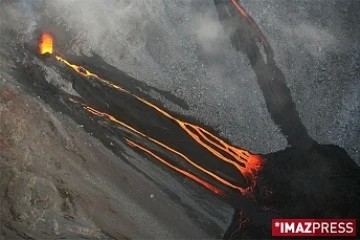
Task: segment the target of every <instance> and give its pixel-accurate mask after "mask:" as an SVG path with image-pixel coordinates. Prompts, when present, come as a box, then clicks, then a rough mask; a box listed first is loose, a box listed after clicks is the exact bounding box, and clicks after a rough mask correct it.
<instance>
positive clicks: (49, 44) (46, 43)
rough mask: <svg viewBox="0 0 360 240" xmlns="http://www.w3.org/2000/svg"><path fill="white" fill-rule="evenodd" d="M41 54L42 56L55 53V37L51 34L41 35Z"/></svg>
mask: <svg viewBox="0 0 360 240" xmlns="http://www.w3.org/2000/svg"><path fill="white" fill-rule="evenodd" d="M39 53H40V54H41V55H44V54H52V53H53V37H52V36H51V35H50V34H49V33H43V34H42V35H41V38H40V44H39Z"/></svg>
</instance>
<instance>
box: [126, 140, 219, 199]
mask: <svg viewBox="0 0 360 240" xmlns="http://www.w3.org/2000/svg"><path fill="white" fill-rule="evenodd" d="M126 141H127V143H128V144H129V145H130V146H132V147H136V148H138V149H140V150H142V151H144V152H146V153H147V154H149V155H151V156H152V157H153V158H155V159H157V160H158V161H160V162H161V163H163V164H164V165H166V166H167V167H169V168H171V169H173V170H175V171H177V172H179V173H181V174H183V175H184V176H186V177H188V178H190V179H192V180H193V181H195V182H197V183H199V184H201V185H202V186H204V187H205V188H207V189H209V190H210V191H212V192H213V193H216V194H218V195H224V192H223V191H222V190H220V189H219V188H217V187H215V186H214V185H212V184H210V183H208V182H206V181H204V180H202V179H201V178H198V177H197V176H195V175H193V174H192V173H189V172H187V171H185V170H183V169H180V168H178V167H176V166H174V165H172V164H171V163H169V162H167V161H166V160H164V159H163V158H161V157H159V156H158V155H156V154H155V153H153V152H151V151H150V150H149V149H147V148H145V147H143V146H141V145H139V144H137V143H135V142H133V141H131V140H129V139H126Z"/></svg>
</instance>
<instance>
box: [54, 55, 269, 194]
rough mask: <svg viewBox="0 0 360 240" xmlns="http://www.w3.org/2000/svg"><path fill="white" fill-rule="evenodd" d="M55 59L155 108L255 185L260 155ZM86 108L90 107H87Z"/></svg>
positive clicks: (259, 165)
mask: <svg viewBox="0 0 360 240" xmlns="http://www.w3.org/2000/svg"><path fill="white" fill-rule="evenodd" d="M56 59H57V60H59V61H61V62H63V63H65V64H66V65H68V66H69V67H71V68H72V69H74V70H75V71H76V72H77V73H79V74H80V75H82V76H84V77H93V78H94V79H96V80H98V81H100V82H102V83H103V84H105V85H107V86H109V87H112V88H115V89H117V90H119V91H123V92H126V93H127V94H130V95H131V96H133V97H134V98H136V99H137V100H139V101H141V102H142V103H144V104H146V105H147V106H149V107H151V108H153V109H154V110H156V111H157V112H158V113H160V114H162V115H163V116H165V117H167V118H168V119H170V120H172V121H174V122H176V123H177V124H178V125H179V126H180V127H181V128H182V129H183V130H184V131H185V132H186V133H187V134H188V135H189V136H191V138H192V139H193V140H195V141H196V142H197V143H198V144H200V145H201V146H202V147H204V148H205V149H206V150H208V151H209V152H211V153H212V154H213V155H214V156H216V157H217V158H219V159H220V160H222V161H224V162H226V163H227V164H231V165H233V166H234V167H235V168H236V169H238V170H239V172H240V173H241V174H243V176H244V177H245V178H246V179H247V181H248V183H249V185H255V183H253V182H254V181H255V180H256V175H257V172H258V171H260V170H261V168H262V165H263V162H264V160H263V158H262V157H261V156H260V155H256V154H252V153H250V152H249V151H247V150H244V149H241V148H237V147H234V146H232V145H230V144H228V143H226V142H225V141H224V140H222V139H220V138H219V137H217V136H215V135H213V134H212V133H210V132H208V131H207V130H205V129H203V128H201V127H200V126H197V125H194V124H191V123H187V122H184V121H181V120H180V119H178V118H176V117H174V116H173V115H171V114H170V113H169V112H167V111H165V110H164V109H161V108H160V107H158V106H156V105H154V104H153V103H151V102H149V101H147V100H145V99H143V98H141V97H139V96H137V95H135V94H133V93H131V92H130V91H128V90H126V89H124V88H122V87H120V86H117V85H115V84H113V83H111V82H110V81H108V80H105V79H103V78H101V77H99V76H98V75H97V74H94V73H92V72H90V71H89V70H87V69H85V68H83V67H82V66H78V65H75V64H71V63H69V62H68V61H67V60H65V59H63V58H62V57H60V56H56ZM88 108H89V109H90V107H88ZM99 113H100V112H99ZM102 114H104V113H100V115H102ZM108 116H109V115H108ZM111 118H113V119H114V117H113V116H111ZM113 119H112V120H113ZM191 129H193V130H195V132H196V134H195V133H193V131H191ZM143 135H144V134H143ZM162 145H165V144H162ZM224 153H227V155H229V156H231V157H230V158H229V157H226V156H225V155H224ZM178 155H179V154H178ZM183 158H184V157H183ZM199 168H200V166H199ZM230 184H231V183H228V184H226V185H230ZM231 185H232V184H231ZM235 188H237V187H235Z"/></svg>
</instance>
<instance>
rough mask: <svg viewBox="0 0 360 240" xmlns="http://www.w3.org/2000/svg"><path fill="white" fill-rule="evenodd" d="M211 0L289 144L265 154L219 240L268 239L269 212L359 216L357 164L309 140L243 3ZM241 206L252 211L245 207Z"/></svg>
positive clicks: (334, 148)
mask: <svg viewBox="0 0 360 240" xmlns="http://www.w3.org/2000/svg"><path fill="white" fill-rule="evenodd" d="M214 2H215V5H216V9H217V12H218V16H219V20H220V22H221V23H222V25H223V27H224V30H225V32H226V33H227V34H228V36H229V37H230V39H231V42H232V44H233V46H234V48H235V49H236V50H237V51H241V52H243V53H244V54H246V56H247V57H248V59H249V61H250V64H251V67H252V69H253V71H254V72H255V74H256V77H257V82H258V84H259V86H260V88H261V90H262V92H263V95H264V98H265V101H266V104H267V108H268V111H269V113H270V115H271V117H272V119H273V121H274V122H275V124H277V125H278V126H279V128H280V129H281V131H282V133H283V134H284V135H285V136H286V138H287V141H288V145H289V147H288V148H287V149H285V150H282V151H279V152H275V153H269V154H266V155H264V157H265V158H266V164H265V166H264V168H263V170H262V171H261V172H260V174H259V178H258V182H257V186H256V188H255V189H254V191H253V195H252V197H251V200H250V201H251V202H252V204H251V205H244V201H243V199H242V198H239V199H238V200H236V197H234V199H233V202H232V204H234V208H235V213H234V216H233V221H232V224H231V225H230V227H229V229H228V231H227V232H226V234H225V235H224V239H260V238H271V218H272V217H283V218H356V219H357V220H358V221H359V219H360V207H359V204H358V203H359V202H360V187H359V186H360V168H359V166H358V165H357V164H356V163H355V162H354V161H353V160H352V159H351V158H350V157H349V155H348V154H347V153H346V152H345V150H344V149H342V148H340V147H338V146H334V145H319V144H317V143H316V142H315V141H314V140H313V139H311V137H310V136H309V134H308V132H307V130H306V128H305V126H304V125H303V124H302V122H301V119H300V117H299V114H298V112H297V110H296V107H295V104H294V102H293V100H292V98H291V94H290V90H289V88H288V87H287V85H286V80H285V77H284V75H283V73H282V72H281V70H280V69H279V68H278V66H277V65H276V62H275V60H274V58H273V57H274V54H273V51H272V49H271V46H270V45H269V43H268V41H267V39H266V37H265V36H264V35H263V34H262V32H261V30H260V29H259V27H258V26H257V25H256V23H255V22H254V20H253V19H252V18H251V17H250V16H249V15H248V14H247V13H246V12H245V10H244V9H243V8H242V6H241V5H240V4H239V3H238V2H237V1H236V0H214ZM260 46H262V47H263V49H264V53H265V56H263V55H262V53H261V50H260ZM245 208H257V210H255V209H253V210H252V211H244V209H245ZM246 212H248V213H250V214H249V215H246ZM358 231H359V230H358Z"/></svg>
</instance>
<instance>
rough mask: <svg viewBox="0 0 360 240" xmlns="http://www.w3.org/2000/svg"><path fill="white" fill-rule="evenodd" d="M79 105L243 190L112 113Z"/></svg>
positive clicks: (232, 186) (221, 180) (218, 179)
mask: <svg viewBox="0 0 360 240" xmlns="http://www.w3.org/2000/svg"><path fill="white" fill-rule="evenodd" d="M69 100H70V101H72V102H73V103H79V102H78V101H76V100H74V99H72V98H70V99H69ZM81 105H82V107H83V109H85V110H86V111H88V112H90V113H92V114H93V115H96V116H98V117H105V118H108V119H109V120H110V121H112V122H114V123H116V124H119V125H121V126H122V127H124V128H126V129H128V130H130V131H132V132H133V133H135V134H137V135H139V136H141V137H144V138H146V139H147V140H149V141H151V142H152V143H155V144H156V145H158V146H160V147H162V148H164V149H166V150H168V151H169V152H171V153H173V154H175V155H177V156H179V157H181V158H182V159H184V160H185V161H186V162H187V163H189V164H190V165H191V166H193V167H195V168H196V169H198V170H200V171H202V172H203V173H205V174H207V175H209V176H211V177H212V178H214V179H215V180H217V181H219V182H220V183H222V184H224V185H226V186H228V187H230V188H233V189H237V190H239V191H240V192H243V191H245V189H244V188H242V187H240V186H237V185H234V184H232V183H230V182H228V181H226V180H225V179H223V178H221V177H219V176H218V175H216V174H214V173H213V172H211V171H209V170H207V169H205V168H203V167H201V166H200V165H198V164H197V163H195V162H194V161H193V160H191V159H190V158H189V157H187V156H186V155H185V154H183V153H181V152H179V151H177V150H175V149H173V148H172V147H170V146H168V145H166V144H165V143H163V142H161V141H159V140H156V139H154V138H152V137H149V136H147V135H146V134H144V133H142V132H140V131H139V130H137V129H135V128H133V127H131V126H130V125H128V124H126V123H124V122H122V121H120V120H118V119H117V118H115V117H114V116H112V115H110V114H108V113H104V112H100V111H98V110H96V109H94V108H92V107H89V106H87V105H86V104H83V103H82V104H81Z"/></svg>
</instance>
